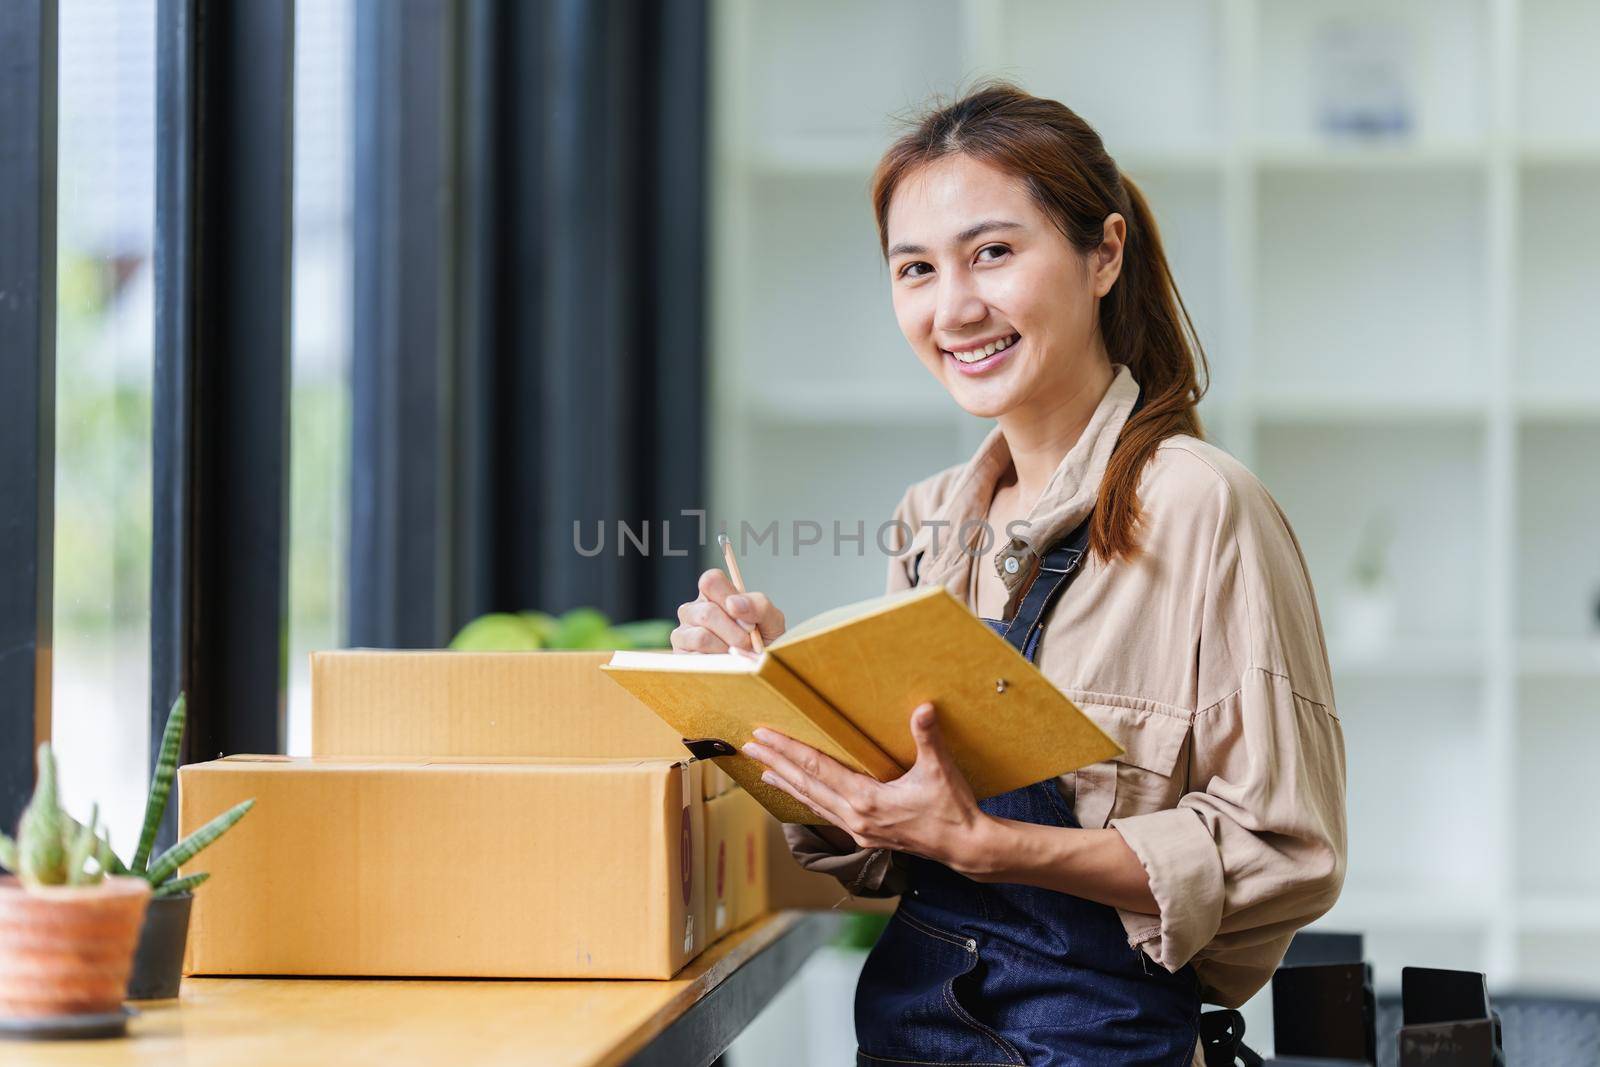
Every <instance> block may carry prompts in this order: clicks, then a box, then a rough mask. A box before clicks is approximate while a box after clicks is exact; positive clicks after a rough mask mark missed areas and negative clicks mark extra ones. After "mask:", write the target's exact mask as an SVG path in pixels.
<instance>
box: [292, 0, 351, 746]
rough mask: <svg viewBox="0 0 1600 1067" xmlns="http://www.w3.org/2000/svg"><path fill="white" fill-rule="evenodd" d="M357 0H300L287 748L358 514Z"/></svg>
mask: <svg viewBox="0 0 1600 1067" xmlns="http://www.w3.org/2000/svg"><path fill="white" fill-rule="evenodd" d="M353 47H354V42H353V40H352V37H351V3H350V0H323V2H321V3H316V4H300V5H298V6H297V7H296V9H295V57H294V82H295V90H294V95H295V100H294V154H295V159H294V319H293V322H294V365H293V372H292V381H293V386H292V388H293V393H292V400H291V409H290V410H291V415H290V419H291V424H290V445H289V453H290V505H289V725H288V737H287V742H288V750H289V752H290V753H291V754H296V755H304V754H307V753H309V752H310V750H311V686H310V669H309V662H308V656H309V653H310V652H311V651H312V650H314V649H318V648H333V647H337V646H338V645H340V644H343V642H344V632H345V623H344V619H345V589H346V585H347V580H346V574H345V570H346V566H345V559H346V556H345V545H346V542H347V537H348V527H349V523H348V521H347V518H346V516H347V515H348V513H349V507H348V503H349V470H350V464H349V455H348V452H349V444H348V442H349V437H350V342H351V332H350V331H351V323H350V299H351V292H350V287H351V249H350V235H351V217H350V188H351V169H350V168H351V155H350V153H351V140H350V110H351V97H352V94H353V80H352V70H351V60H352V55H353Z"/></svg>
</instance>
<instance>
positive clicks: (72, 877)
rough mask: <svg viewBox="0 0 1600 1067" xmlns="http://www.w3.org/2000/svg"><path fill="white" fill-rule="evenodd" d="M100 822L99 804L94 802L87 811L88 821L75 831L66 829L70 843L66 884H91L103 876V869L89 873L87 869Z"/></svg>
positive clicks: (93, 850)
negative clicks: (96, 828)
mask: <svg viewBox="0 0 1600 1067" xmlns="http://www.w3.org/2000/svg"><path fill="white" fill-rule="evenodd" d="M99 824H100V805H99V804H96V805H94V807H93V808H91V809H90V811H89V822H88V824H87V825H85V826H80V827H78V828H77V830H76V831H68V833H69V835H70V837H69V841H70V843H69V844H68V846H67V884H68V885H93V884H95V883H96V882H98V881H100V879H101V878H102V877H103V876H104V872H103V871H96V872H95V873H94V874H90V873H89V871H88V866H89V857H90V856H92V855H94V853H95V846H96V845H98V844H99V843H100V838H99V836H98V835H97V834H96V833H95V827H96V826H98V825H99Z"/></svg>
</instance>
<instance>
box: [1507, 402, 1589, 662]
mask: <svg viewBox="0 0 1600 1067" xmlns="http://www.w3.org/2000/svg"><path fill="white" fill-rule="evenodd" d="M1517 451H1518V456H1517V468H1518V469H1517V493H1518V499H1517V501H1516V524H1517V525H1516V532H1517V580H1516V596H1517V615H1518V630H1519V632H1520V634H1521V635H1522V637H1523V638H1525V639H1534V640H1554V641H1562V642H1571V641H1592V640H1594V639H1596V638H1597V637H1600V532H1597V531H1600V459H1597V457H1600V422H1597V423H1589V424H1583V425H1567V424H1549V425H1545V424H1539V425H1531V426H1530V425H1524V426H1522V427H1521V428H1520V430H1519V432H1518V448H1517Z"/></svg>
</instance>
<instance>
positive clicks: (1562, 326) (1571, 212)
mask: <svg viewBox="0 0 1600 1067" xmlns="http://www.w3.org/2000/svg"><path fill="white" fill-rule="evenodd" d="M1521 198H1522V205H1521V212H1522V223H1521V225H1520V226H1519V227H1518V228H1517V245H1516V255H1517V265H1516V276H1517V278H1518V285H1517V294H1518V296H1517V330H1516V335H1515V341H1514V343H1515V345H1516V346H1517V347H1516V352H1515V357H1516V366H1517V371H1518V373H1517V384H1518V388H1519V389H1521V390H1524V391H1526V392H1528V393H1532V394H1535V395H1538V394H1542V395H1544V396H1546V397H1549V396H1551V395H1555V396H1568V397H1571V396H1574V395H1576V396H1579V397H1582V398H1584V399H1586V400H1593V399H1595V398H1596V397H1597V396H1600V301H1596V300H1595V298H1594V294H1595V292H1596V291H1600V211H1596V210H1595V204H1596V203H1597V202H1600V164H1597V165H1596V166H1593V167H1575V168H1557V169H1548V168H1542V169H1537V170H1530V171H1529V172H1527V173H1525V174H1524V175H1523V178H1522V183H1521Z"/></svg>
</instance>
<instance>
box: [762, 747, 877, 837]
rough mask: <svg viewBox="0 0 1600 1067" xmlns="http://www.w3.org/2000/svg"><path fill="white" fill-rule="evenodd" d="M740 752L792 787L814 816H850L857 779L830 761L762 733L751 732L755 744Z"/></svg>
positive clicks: (836, 763)
mask: <svg viewBox="0 0 1600 1067" xmlns="http://www.w3.org/2000/svg"><path fill="white" fill-rule="evenodd" d="M744 752H745V754H746V755H747V756H750V757H752V758H753V759H757V760H759V761H760V762H762V763H763V764H765V765H766V766H767V767H768V768H769V769H770V770H772V771H773V772H774V773H775V774H777V775H778V776H779V777H781V778H783V779H784V780H786V781H787V782H788V783H789V784H790V785H792V786H794V787H795V789H796V790H798V791H799V794H800V798H801V799H803V800H805V801H806V802H807V803H809V804H811V805H812V806H813V807H816V809H817V811H818V813H820V814H827V813H828V812H832V813H833V814H835V815H837V816H839V817H840V818H841V819H842V818H843V817H845V816H847V815H850V814H852V813H853V812H854V810H855V807H854V805H853V804H852V803H851V799H850V798H851V797H853V796H854V794H855V792H856V789H857V783H856V782H855V780H854V779H855V778H856V777H858V775H857V774H856V772H854V771H852V770H850V769H849V768H848V767H845V766H844V765H843V764H841V763H840V762H839V761H838V760H835V759H834V758H833V757H831V756H828V755H826V754H825V753H822V752H818V751H817V750H816V749H814V748H812V747H811V746H810V745H807V744H804V743H802V742H800V741H796V740H794V739H793V738H791V737H786V736H784V735H783V734H780V733H777V732H776V731H773V730H765V729H758V730H757V731H756V732H755V740H753V741H750V742H748V743H747V744H745V746H744ZM819 805H820V806H819ZM824 808H826V809H827V810H826V811H824ZM840 825H844V823H842V822H841V824H840Z"/></svg>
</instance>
